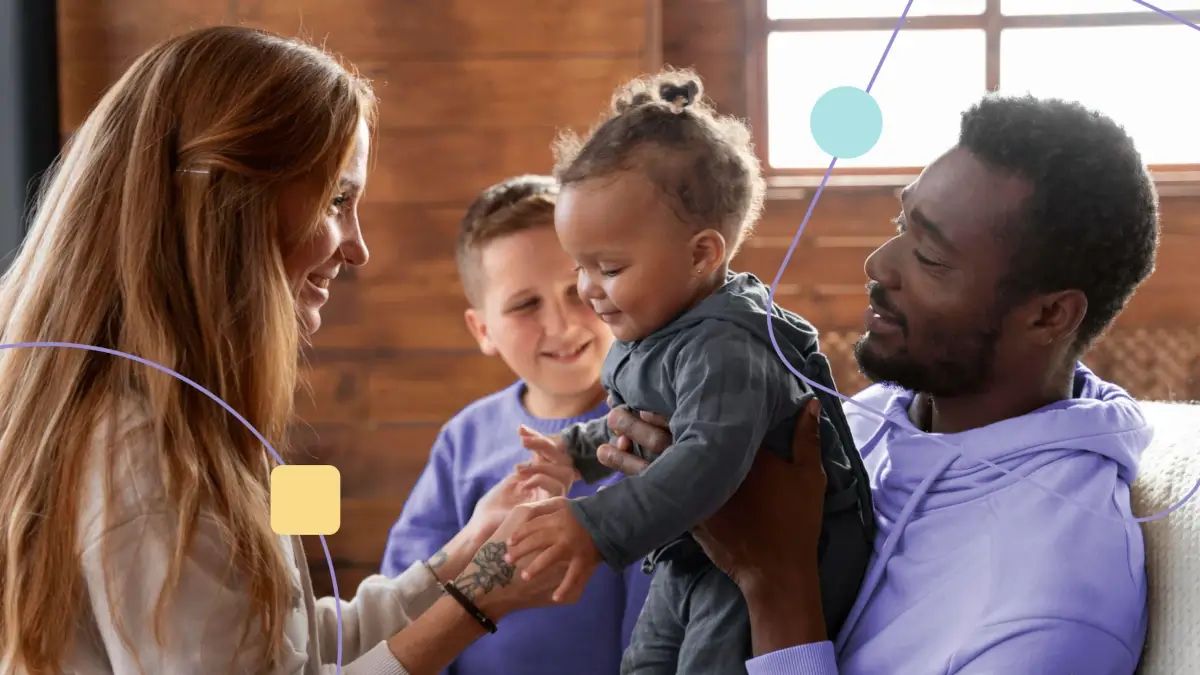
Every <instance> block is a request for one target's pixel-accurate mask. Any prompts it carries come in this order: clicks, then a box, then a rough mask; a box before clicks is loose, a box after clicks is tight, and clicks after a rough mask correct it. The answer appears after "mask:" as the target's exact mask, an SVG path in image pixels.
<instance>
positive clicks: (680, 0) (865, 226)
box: [662, 0, 1200, 400]
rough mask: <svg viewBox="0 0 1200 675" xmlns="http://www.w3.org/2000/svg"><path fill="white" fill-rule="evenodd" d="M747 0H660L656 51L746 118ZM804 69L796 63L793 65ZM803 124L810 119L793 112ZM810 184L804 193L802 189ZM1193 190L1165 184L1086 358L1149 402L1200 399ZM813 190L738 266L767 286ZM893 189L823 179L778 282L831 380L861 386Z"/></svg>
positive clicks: (770, 216)
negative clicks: (816, 340) (1140, 276)
mask: <svg viewBox="0 0 1200 675" xmlns="http://www.w3.org/2000/svg"><path fill="white" fill-rule="evenodd" d="M746 1H747V0H663V7H662V16H663V59H664V61H665V63H666V64H667V65H673V66H677V67H692V68H695V69H697V70H698V71H699V72H700V74H701V75H702V77H703V78H704V80H705V87H706V89H707V90H708V91H709V92H710V93H711V94H712V96H713V99H714V101H715V102H716V104H717V106H718V108H719V109H720V110H721V111H722V112H726V113H728V114H733V115H738V116H742V117H744V116H746V115H747V106H746V101H747V92H746V89H745V85H744V83H745V82H746V80H747V77H746V75H747V71H746V66H745V60H746V57H745V54H746V45H745V40H746V37H745V35H746V33H745V6H746ZM796 76H797V77H803V69H799V70H798V71H797V73H796ZM800 123H806V122H804V121H801V122H800ZM810 192H811V191H810ZM1197 194H1200V193H1197V192H1195V191H1194V190H1193V191H1192V193H1191V196H1185V195H1184V194H1182V193H1181V192H1180V191H1179V190H1178V189H1176V190H1171V189H1170V188H1164V189H1163V190H1162V227H1163V238H1162V244H1161V247H1160V249H1159V259H1158V265H1157V270H1156V271H1155V273H1154V275H1153V276H1152V277H1151V278H1150V279H1149V280H1148V281H1147V282H1146V284H1145V285H1144V286H1143V287H1142V289H1141V291H1140V292H1139V293H1138V295H1137V296H1136V297H1135V298H1134V299H1133V301H1132V302H1131V303H1130V305H1129V307H1128V308H1127V309H1126V311H1125V312H1124V314H1123V315H1122V316H1121V318H1120V319H1119V320H1118V322H1117V324H1116V325H1115V326H1114V328H1113V330H1112V331H1111V332H1110V334H1109V336H1108V337H1107V338H1106V339H1105V340H1104V341H1103V342H1101V343H1100V344H1098V345H1097V346H1096V347H1095V348H1094V349H1093V350H1092V352H1091V353H1090V354H1089V355H1088V356H1087V359H1086V362H1087V363H1088V365H1090V366H1091V367H1093V368H1094V369H1095V370H1096V371H1097V372H1098V373H1100V374H1101V375H1104V376H1106V377H1108V378H1110V379H1112V380H1114V381H1116V382H1118V383H1120V384H1121V385H1123V386H1125V387H1126V388H1127V389H1129V391H1130V392H1132V393H1133V394H1134V395H1136V396H1139V397H1142V398H1148V399H1174V400H1194V399H1200V302H1197V301H1196V300H1195V291H1194V290H1193V289H1194V287H1195V284H1196V276H1195V272H1194V267H1193V266H1192V265H1191V264H1190V263H1188V262H1187V261H1188V260H1194V259H1196V257H1197V256H1198V255H1200V197H1197V196H1195V195H1197ZM809 199H810V197H806V198H802V199H771V200H769V201H768V203H767V206H766V209H765V211H764V213H763V218H762V220H761V221H760V222H759V224H758V226H757V230H756V235H755V236H754V238H753V239H751V240H749V241H748V242H747V245H746V248H745V249H743V252H742V253H741V254H740V255H739V260H738V262H737V263H736V264H737V266H738V267H739V268H741V269H743V270H745V271H749V272H753V273H755V274H758V275H759V276H760V277H762V278H763V280H764V281H766V282H767V283H770V282H771V281H772V280H773V279H774V278H775V275H776V273H777V271H778V269H779V265H780V264H781V263H782V262H783V259H784V256H785V255H786V253H787V249H788V246H790V245H791V242H792V239H793V237H794V236H795V233H796V230H797V228H798V227H799V225H800V223H801V221H802V220H803V218H804V214H805V212H806V211H807V209H808V207H809ZM897 211H898V202H897V199H896V196H895V191H894V190H893V189H890V188H888V189H862V188H827V189H826V190H825V191H824V192H823V194H822V195H821V199H820V201H819V203H818V205H817V207H816V209H815V210H814V212H813V215H812V218H811V220H810V221H809V223H808V225H807V226H806V227H805V231H804V235H803V236H802V237H801V238H800V243H799V245H798V246H797V248H796V251H795V253H794V254H793V255H792V258H791V260H790V262H789V264H788V267H787V269H786V270H785V271H784V274H783V278H782V279H781V282H780V286H779V288H778V289H777V294H776V297H777V300H778V301H779V302H780V304H783V305H785V306H787V307H788V308H790V309H793V310H795V311H797V312H799V313H801V314H802V315H804V316H806V317H808V318H809V319H810V320H812V321H813V322H814V323H815V324H816V326H817V328H818V329H820V330H821V333H822V343H823V348H824V350H825V351H826V352H827V353H828V354H829V356H830V360H831V361H832V362H833V366H834V372H835V376H836V378H837V381H838V385H839V388H840V389H842V390H843V391H844V392H845V393H853V392H855V391H858V390H859V389H860V388H861V387H863V386H864V385H865V384H866V383H865V381H864V380H863V378H862V377H861V376H860V375H859V374H858V372H857V370H856V368H855V365H854V362H853V354H852V347H853V343H854V340H855V339H856V338H857V336H858V334H859V332H861V327H862V312H863V310H864V308H865V292H864V288H863V285H864V284H865V282H866V275H865V273H864V272H863V271H862V265H863V261H865V260H866V258H867V256H868V255H869V254H870V253H871V251H873V250H874V249H875V248H876V247H878V246H879V244H881V243H883V242H884V241H886V240H887V238H888V237H889V236H891V233H892V232H893V231H894V226H893V225H892V224H891V222H890V220H891V219H892V218H893V217H895V215H896V213H897Z"/></svg>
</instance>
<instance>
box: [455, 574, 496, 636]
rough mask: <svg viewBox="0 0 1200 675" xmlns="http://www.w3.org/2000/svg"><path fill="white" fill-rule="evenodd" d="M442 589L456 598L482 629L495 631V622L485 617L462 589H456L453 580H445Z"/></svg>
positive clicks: (490, 631)
mask: <svg viewBox="0 0 1200 675" xmlns="http://www.w3.org/2000/svg"><path fill="white" fill-rule="evenodd" d="M442 589H443V590H445V591H446V595H449V596H450V597H452V598H454V599H455V600H457V601H458V604H460V605H462V608H463V609H465V610H467V614H470V615H471V616H473V617H475V620H476V621H478V622H479V625H481V626H483V628H484V630H486V631H487V632H489V633H495V632H496V624H495V623H492V620H491V619H489V618H487V615H486V614H484V613H483V612H482V611H481V610H480V609H479V608H478V607H476V606H475V603H473V602H471V599H470V598H468V597H467V596H466V595H465V594H464V593H463V592H462V591H460V590H458V587H457V586H455V585H454V582H452V581H447V582H445V583H444V584H442Z"/></svg>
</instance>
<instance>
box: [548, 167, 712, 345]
mask: <svg viewBox="0 0 1200 675" xmlns="http://www.w3.org/2000/svg"><path fill="white" fill-rule="evenodd" d="M554 228H555V230H556V231H557V232H558V238H559V240H560V241H561V242H562V247H563V248H564V249H566V251H567V253H569V254H570V255H571V257H572V258H574V259H575V261H576V263H577V270H578V274H579V281H578V283H579V294H580V296H582V297H583V299H584V300H585V301H586V302H587V303H588V304H589V305H590V306H591V308H592V309H593V310H594V311H595V312H596V313H597V314H598V315H599V316H600V318H601V319H602V320H603V321H604V322H605V323H607V324H608V325H609V326H610V327H611V328H612V332H613V334H614V335H615V336H616V337H617V339H619V340H623V341H630V340H640V339H642V338H644V337H646V336H647V335H649V334H651V333H653V332H654V331H656V330H658V329H659V328H662V327H663V326H665V325H666V324H667V323H669V322H670V321H671V320H672V319H674V318H675V317H677V316H678V315H679V314H680V313H682V312H683V311H684V310H686V309H687V308H688V307H689V306H690V305H691V304H692V303H694V302H695V301H696V300H698V299H699V297H702V295H703V289H704V288H705V287H706V286H707V284H708V282H709V280H710V279H709V275H710V274H711V273H712V271H713V270H714V269H715V268H716V267H717V266H720V264H721V262H723V260H724V254H725V249H724V240H723V239H721V237H720V235H719V234H716V233H715V232H714V231H712V230H706V231H704V232H702V233H700V234H696V233H695V230H694V228H692V227H691V226H689V225H688V224H686V223H684V222H683V221H681V220H680V219H679V217H678V216H676V215H675V212H674V211H672V210H671V208H670V206H668V205H667V204H666V203H665V202H664V200H663V199H662V198H661V197H660V195H659V194H658V192H657V188H655V187H654V185H653V184H652V183H651V182H650V181H649V180H647V179H646V178H645V177H644V176H642V175H641V174H640V173H638V172H633V171H629V172H623V173H621V174H618V175H616V176H613V177H610V178H609V177H606V178H603V179H595V180H588V181H584V182H582V183H577V184H572V185H571V186H569V187H565V188H563V190H562V192H561V193H560V194H559V198H558V205H557V207H556V208H555V210H554Z"/></svg>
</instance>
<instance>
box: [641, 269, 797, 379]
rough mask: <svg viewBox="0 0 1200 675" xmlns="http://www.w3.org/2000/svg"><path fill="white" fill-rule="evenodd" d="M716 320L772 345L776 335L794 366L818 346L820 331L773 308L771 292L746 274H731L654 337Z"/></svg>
mask: <svg viewBox="0 0 1200 675" xmlns="http://www.w3.org/2000/svg"><path fill="white" fill-rule="evenodd" d="M768 315H770V317H771V325H770V328H768V326H767V316H768ZM712 319H719V320H721V321H729V322H732V323H735V324H737V325H739V326H741V327H742V328H743V329H745V330H746V331H747V332H749V333H751V334H752V335H754V336H755V337H757V338H759V339H760V340H762V341H763V342H764V343H766V344H768V345H770V344H772V340H771V336H772V333H774V336H775V339H776V340H777V341H778V343H779V349H780V351H782V352H783V354H784V355H785V356H786V357H787V360H788V362H789V363H792V364H802V363H804V362H805V361H806V360H807V358H808V356H809V355H810V354H811V353H812V352H814V351H816V350H817V347H818V343H817V329H816V328H815V327H813V325H812V324H810V323H809V322H807V321H805V320H804V319H803V318H801V317H800V315H799V314H796V313H794V312H789V311H788V310H786V309H783V308H782V307H778V306H775V305H773V304H772V302H771V289H770V288H768V287H767V285H766V284H764V283H763V282H762V281H760V280H759V279H758V277H756V276H754V275H753V274H748V273H745V272H741V273H738V272H729V273H727V274H726V275H725V285H723V286H721V288H719V289H717V291H716V292H715V293H713V294H711V295H709V296H708V297H706V298H704V299H703V300H701V301H700V302H698V303H696V305H695V306H694V307H692V308H690V309H688V310H687V311H686V312H684V313H683V314H682V315H680V316H679V317H678V318H676V319H675V320H674V321H672V322H670V323H668V324H667V325H666V326H663V327H662V328H660V329H659V330H657V331H655V333H654V336H653V337H654V338H655V339H657V338H660V337H666V336H669V335H672V334H674V333H678V332H679V331H682V330H687V329H688V328H691V327H693V326H695V325H696V324H698V323H700V322H702V321H708V320H712Z"/></svg>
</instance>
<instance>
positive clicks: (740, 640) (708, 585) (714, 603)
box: [678, 562, 752, 675]
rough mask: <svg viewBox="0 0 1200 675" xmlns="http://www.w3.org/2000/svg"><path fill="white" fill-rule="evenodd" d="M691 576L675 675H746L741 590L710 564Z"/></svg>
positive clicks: (746, 631) (744, 611) (745, 612)
mask: <svg viewBox="0 0 1200 675" xmlns="http://www.w3.org/2000/svg"><path fill="white" fill-rule="evenodd" d="M693 574H694V575H695V578H694V579H693V582H694V583H693V584H692V586H691V590H690V592H689V593H688V598H687V601H686V603H685V604H684V608H685V613H684V615H683V618H684V622H685V624H686V627H685V628H684V638H683V646H682V647H681V648H680V650H679V671H678V675H745V673H746V661H748V660H749V659H750V656H751V654H752V652H751V646H750V614H749V610H748V609H747V607H746V601H745V599H744V598H743V597H742V592H741V590H740V589H739V588H738V587H737V584H735V583H733V580H732V579H730V578H729V577H727V576H725V573H724V572H722V571H721V570H719V569H717V567H716V566H715V565H713V564H712V563H711V562H709V563H708V564H707V565H705V566H703V567H700V568H698V569H697V570H696V571H695V572H693Z"/></svg>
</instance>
